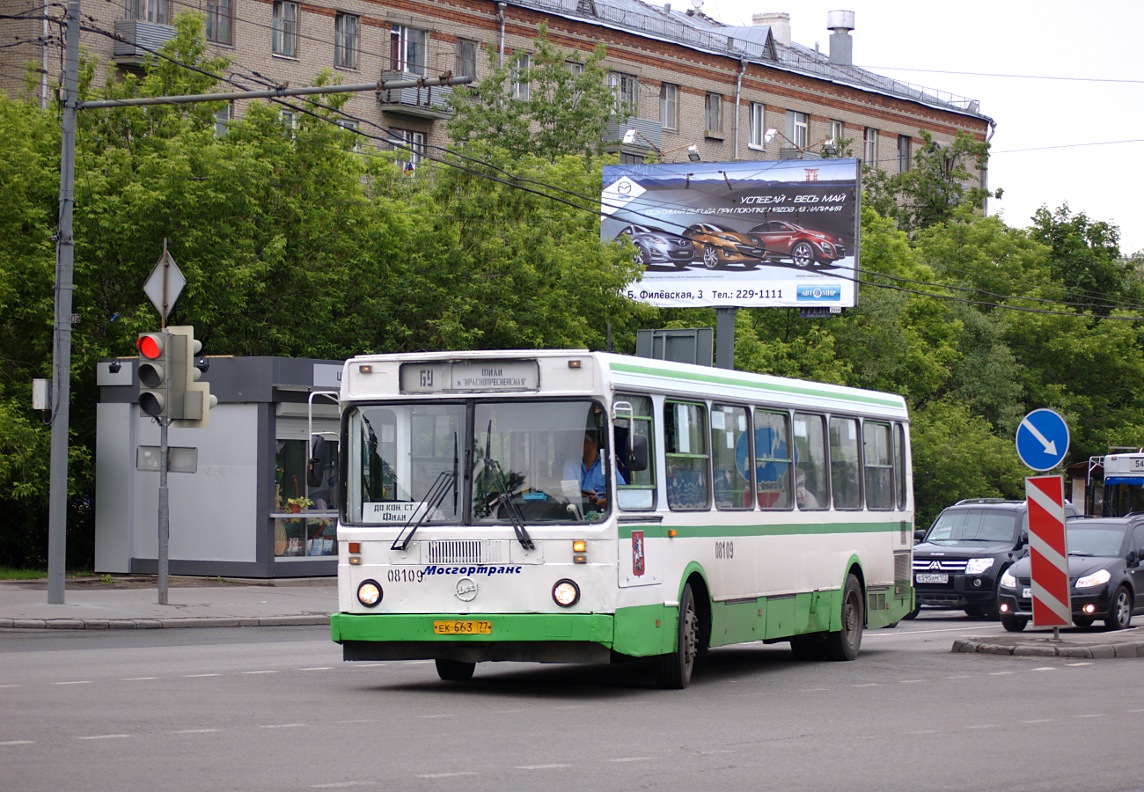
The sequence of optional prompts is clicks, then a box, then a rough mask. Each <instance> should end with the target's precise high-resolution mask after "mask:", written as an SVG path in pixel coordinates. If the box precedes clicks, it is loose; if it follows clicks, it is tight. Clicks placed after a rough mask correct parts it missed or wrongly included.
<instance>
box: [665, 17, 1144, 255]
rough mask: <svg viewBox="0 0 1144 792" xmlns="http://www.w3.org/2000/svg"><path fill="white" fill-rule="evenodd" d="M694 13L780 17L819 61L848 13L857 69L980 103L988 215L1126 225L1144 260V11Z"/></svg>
mask: <svg viewBox="0 0 1144 792" xmlns="http://www.w3.org/2000/svg"><path fill="white" fill-rule="evenodd" d="M652 1H653V2H654V0H652ZM695 2H702V10H703V12H704V13H705V14H707V15H708V16H711V17H713V18H714V19H717V20H719V21H720V22H724V23H726V24H732V25H746V24H750V23H751V16H752V15H753V14H757V13H762V12H773V11H785V12H787V13H789V14H790V18H791V39H792V40H793V41H794V42H796V43H798V44H802V45H804V46H808V47H814V45H815V44H816V43H817V44H818V45H819V49H820V50H821V51H822V52H824V53H825V52H829V50H830V31H829V30H827V29H826V15H827V12H828V11H831V10H836V9H837V10H845V11H853V12H854V15H855V18H854V23H855V24H854V31H853V32H852V33H851V36H852V38H853V40H854V43H853V49H854V65H855V66H860V67H862V68H865V69H869V70H870V71H873V72H877V73H879V74H884V75H886V76H888V77H893V78H894V79H897V80H902V81H904V82H909V83H914V84H916V85H922V86H926V87H928V88H934V89H939V90H943V91H947V92H949V93H953V94H957V95H959V96H963V97H966V98H969V99H978V100H980V101H981V112H982V113H983V114H985V115H987V116H989V117H990V118H992V119H993V120H994V121H995V122H996V123H997V127H996V131H995V132H994V135H993V138H992V140H991V141H990V142H991V143H992V149H991V156H990V160H989V187H990V189H994V190H996V189H997V188H1001V189H1002V190H1003V191H1004V194H1003V196H1002V197H1001V199H1000V200H991V201H990V202H989V213H990V214H992V215H999V216H1001V217H1002V219H1003V220H1004V221H1005V223H1006V224H1007V225H1009V226H1012V227H1015V228H1026V227H1028V226H1029V225H1030V224H1031V222H1032V221H1031V218H1032V216H1033V214H1034V213H1035V212H1036V211H1037V209H1039V208H1040V207H1042V206H1046V207H1048V209H1049V210H1050V211H1055V210H1056V209H1057V208H1059V207H1060V206H1061V205H1062V204H1066V203H1067V204H1068V208H1069V210H1070V212H1071V213H1072V214H1074V215H1075V214H1079V213H1081V212H1083V213H1084V214H1085V215H1087V216H1088V218H1089V219H1090V220H1093V221H1104V222H1108V223H1111V224H1113V225H1116V226H1118V227H1119V229H1120V250H1121V253H1123V254H1124V255H1131V254H1133V253H1136V252H1138V251H1144V200H1141V198H1140V197H1139V196H1140V194H1141V192H1142V191H1144V38H1142V37H1141V35H1140V32H1139V24H1138V22H1139V18H1140V11H1141V10H1142V9H1144V3H1142V2H1141V0H1089V2H1087V3H1078V2H1076V0H1069V2H1064V1H1063V0H1037V1H1036V2H1034V1H1033V0H989V1H988V2H984V1H983V0H956V2H950V3H919V2H903V0H835V2H819V1H818V0H798V2H794V0H785V1H784V0H751V1H750V2H748V0H695ZM760 2H761V3H762V5H760ZM677 5H682V3H677Z"/></svg>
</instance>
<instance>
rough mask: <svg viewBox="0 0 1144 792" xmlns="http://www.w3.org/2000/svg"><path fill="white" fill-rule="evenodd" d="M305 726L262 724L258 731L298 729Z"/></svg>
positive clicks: (300, 724)
mask: <svg viewBox="0 0 1144 792" xmlns="http://www.w3.org/2000/svg"><path fill="white" fill-rule="evenodd" d="M305 725H306V724H304V723H264V724H262V725H261V726H259V727H258V728H260V729H300V728H302V727H303V726H305Z"/></svg>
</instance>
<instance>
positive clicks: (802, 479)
mask: <svg viewBox="0 0 1144 792" xmlns="http://www.w3.org/2000/svg"><path fill="white" fill-rule="evenodd" d="M794 499H795V502H796V503H797V504H798V507H799V508H800V509H818V508H821V507H820V506H819V505H818V498H816V497H814V493H813V492H811V491H810V490H808V489H807V488H806V474H805V473H799V474H798V479H797V480H796V483H795V488H794Z"/></svg>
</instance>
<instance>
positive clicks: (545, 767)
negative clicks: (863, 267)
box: [421, 764, 572, 778]
mask: <svg viewBox="0 0 1144 792" xmlns="http://www.w3.org/2000/svg"><path fill="white" fill-rule="evenodd" d="M571 766H572V765H570V764H542V765H518V766H517V768H516V769H517V770H561V769H563V768H565V767H571ZM457 775H463V774H462V773H457ZM473 775H475V773H474V774H473ZM421 777H422V778H444V777H446V776H421Z"/></svg>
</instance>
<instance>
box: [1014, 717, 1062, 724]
mask: <svg viewBox="0 0 1144 792" xmlns="http://www.w3.org/2000/svg"><path fill="white" fill-rule="evenodd" d="M1056 720H1057V719H1056V718H1030V719H1029V720H1023V721H1021V723H1056Z"/></svg>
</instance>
